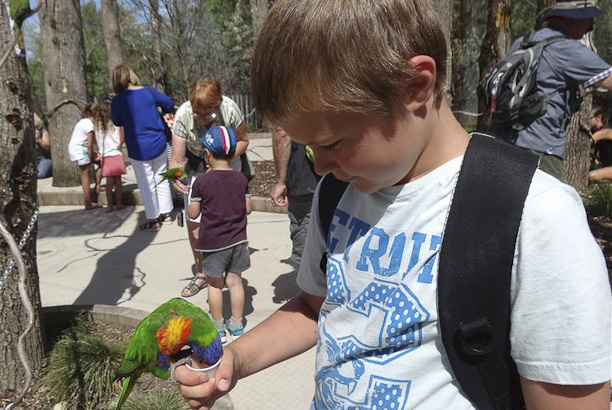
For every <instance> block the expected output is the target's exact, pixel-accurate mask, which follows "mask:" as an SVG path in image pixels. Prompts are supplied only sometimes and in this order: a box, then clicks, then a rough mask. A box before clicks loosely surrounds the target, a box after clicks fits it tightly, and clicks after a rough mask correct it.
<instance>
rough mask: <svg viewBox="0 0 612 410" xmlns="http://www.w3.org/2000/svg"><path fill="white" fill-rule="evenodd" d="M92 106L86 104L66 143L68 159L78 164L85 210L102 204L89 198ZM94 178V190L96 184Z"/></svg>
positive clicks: (92, 142) (91, 159)
mask: <svg viewBox="0 0 612 410" xmlns="http://www.w3.org/2000/svg"><path fill="white" fill-rule="evenodd" d="M93 108H94V107H93V106H92V105H90V104H87V105H86V106H85V108H84V109H83V112H82V113H81V117H82V118H81V119H80V120H79V122H77V123H76V125H75V126H74V129H73V130H72V135H71V136H70V142H69V143H68V156H69V158H70V161H72V162H74V163H75V164H77V165H78V167H79V170H80V173H81V187H82V188H83V199H84V201H85V210H90V209H97V208H101V207H102V206H101V205H99V204H98V203H97V202H94V201H93V200H92V198H91V177H90V166H91V164H92V163H93V161H94V151H93V148H94V144H95V142H94V138H95V137H94V124H93V121H92V116H93V113H92V111H93ZM98 184H99V183H98V179H97V178H96V191H97V186H98Z"/></svg>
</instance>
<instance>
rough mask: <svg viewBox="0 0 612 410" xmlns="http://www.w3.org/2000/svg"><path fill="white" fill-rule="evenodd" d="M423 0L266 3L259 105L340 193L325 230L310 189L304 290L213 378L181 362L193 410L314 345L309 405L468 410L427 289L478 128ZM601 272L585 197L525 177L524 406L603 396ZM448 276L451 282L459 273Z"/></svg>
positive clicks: (233, 349) (520, 241)
mask: <svg viewBox="0 0 612 410" xmlns="http://www.w3.org/2000/svg"><path fill="white" fill-rule="evenodd" d="M432 3H433V2H430V1H423V0H384V1H367V2H364V1H362V0H309V1H295V0H277V1H275V2H274V6H273V7H272V8H271V9H270V12H269V14H268V17H267V18H266V22H265V23H264V25H263V27H262V29H261V31H260V33H259V36H258V41H257V45H256V48H255V51H254V55H253V62H252V69H251V81H252V87H251V90H252V92H253V97H254V107H255V108H256V110H257V113H258V114H259V115H261V117H262V118H264V119H265V120H266V121H268V122H269V123H271V124H274V125H277V126H279V127H281V128H283V129H284V130H285V131H286V132H287V134H288V135H290V136H291V138H292V139H293V140H294V141H297V142H299V143H301V144H305V145H308V146H310V147H311V148H312V149H313V151H314V160H315V169H316V171H317V173H318V174H320V175H323V174H327V173H333V175H334V176H335V177H336V178H337V179H340V180H343V181H346V182H349V186H348V188H347V189H346V191H345V192H344V194H343V196H342V198H341V199H340V201H339V202H338V205H337V208H336V210H335V213H334V215H333V219H332V221H331V225H330V227H329V230H328V231H326V230H325V228H324V227H323V225H322V223H321V219H320V216H321V215H320V213H319V208H318V202H319V196H318V195H319V189H320V187H321V186H319V188H318V190H317V192H316V193H315V196H314V200H313V206H312V213H311V218H310V226H309V230H308V237H307V239H306V245H305V247H304V254H303V257H302V261H301V263H300V267H299V270H298V276H297V284H298V286H299V287H300V289H301V292H300V293H299V295H297V296H296V297H294V298H293V299H292V300H290V301H289V302H287V303H286V304H285V305H284V306H282V307H281V308H279V309H278V310H277V311H276V312H274V313H273V314H272V315H271V316H270V317H269V318H267V319H266V320H265V321H263V322H262V323H260V324H258V325H257V326H255V327H253V329H250V330H249V332H248V333H246V334H245V336H244V337H242V338H240V339H238V340H237V341H235V342H233V343H232V344H231V345H229V346H227V347H225V348H224V349H223V360H222V362H221V364H220V366H219V367H218V368H217V372H216V374H215V377H214V378H210V379H209V378H208V377H207V376H206V375H205V374H204V373H201V372H194V371H191V370H189V369H188V368H187V367H186V366H181V367H179V368H177V371H176V380H177V381H178V382H179V383H180V391H181V393H182V394H183V396H184V397H185V399H186V400H187V401H188V402H189V404H190V406H191V407H192V408H193V409H198V408H209V407H210V406H212V404H213V403H214V401H215V400H216V399H218V398H219V397H221V396H222V395H223V394H226V393H227V392H228V391H230V390H231V389H232V388H233V387H234V386H235V384H236V382H237V381H238V380H239V379H241V378H244V377H248V376H249V375H251V374H253V373H256V372H258V371H261V370H263V369H266V368H268V367H270V366H272V365H274V364H276V363H279V362H281V361H283V360H286V359H289V358H291V357H293V356H296V355H298V354H300V353H302V352H305V351H306V350H308V349H310V348H311V347H313V346H315V345H316V346H317V349H316V370H315V386H316V389H315V392H314V397H313V401H312V404H311V407H310V408H311V410H338V409H394V410H439V409H452V410H456V409H461V410H475V409H476V406H475V405H474V404H472V402H471V401H470V399H469V398H468V396H467V394H466V392H465V391H464V390H463V389H462V387H461V385H460V384H459V383H458V381H457V379H456V375H455V373H454V372H453V369H452V368H451V366H450V365H449V356H448V354H447V351H446V350H445V345H444V344H443V340H442V336H443V335H442V334H441V319H442V318H441V317H440V314H441V313H440V310H439V308H440V306H439V305H438V302H439V300H438V298H437V294H438V275H439V273H440V271H439V255H440V249H441V246H447V244H444V245H442V241H441V239H442V238H443V236H444V232H445V224H446V220H447V219H446V218H447V215H448V211H449V207H450V204H451V201H452V198H453V193H454V190H455V186H456V183H457V180H458V176H459V171H460V169H461V165H462V163H463V161H464V160H466V161H467V160H470V161H476V162H477V161H479V160H480V159H479V158H478V157H476V158H474V157H471V156H464V154H465V152H466V149H467V147H468V144H469V143H470V140H471V138H473V137H471V135H470V134H468V133H467V132H466V131H465V130H464V129H463V127H462V126H461V124H459V123H458V122H457V120H456V119H455V117H454V115H453V112H452V110H451V108H450V105H449V104H448V101H447V100H446V99H445V96H444V85H445V78H444V77H445V72H446V70H445V65H446V63H447V51H446V50H447V43H446V40H445V36H444V30H443V27H442V25H441V23H440V21H439V19H438V17H437V16H436V13H435V11H434V10H433V8H432ZM570 3H572V4H574V3H576V4H577V3H578V2H570ZM581 4H582V3H581ZM576 7H578V6H576ZM580 7H582V6H580ZM493 143H495V142H493ZM496 144H501V142H498V143H496ZM522 154H524V155H527V154H525V153H522ZM484 163H485V161H482V164H484ZM471 165H472V166H474V167H476V166H479V165H481V163H478V162H477V163H475V164H471ZM481 169H483V171H482V172H486V169H485V168H482V167H481ZM510 177H512V175H509V178H510ZM504 194H505V192H502V193H500V195H504ZM466 223H467V224H470V221H466ZM206 234H207V235H208V236H211V232H206ZM482 240H483V241H487V240H489V238H482ZM450 246H452V244H451V245H450ZM474 253H479V249H475V250H474ZM324 254H325V255H326V256H327V265H326V266H327V270H326V271H323V270H322V269H321V259H322V258H321V256H322V255H324ZM606 273H607V271H606V264H605V260H604V258H603V255H602V253H601V249H600V248H599V246H598V245H597V242H596V241H595V239H594V238H593V236H592V234H591V232H590V230H589V226H588V224H587V219H586V216H585V211H584V206H583V204H582V201H581V199H580V196H579V195H578V194H577V193H576V191H574V190H573V189H572V188H571V187H569V186H567V185H564V184H562V183H561V182H559V181H558V180H557V179H555V178H552V177H551V176H549V175H547V174H545V173H544V172H542V171H541V170H537V171H536V172H535V174H534V176H533V179H532V181H531V185H530V188H529V194H528V196H527V199H526V201H525V202H524V208H523V213H522V220H521V223H520V229H519V233H518V238H517V240H516V248H515V254H514V264H513V269H512V274H511V286H510V289H509V293H510V295H509V296H510V300H511V306H509V308H510V325H511V326H510V331H509V333H510V335H509V339H510V340H509V342H510V344H511V352H510V354H511V356H512V360H513V362H514V364H515V365H516V367H517V370H518V373H519V375H520V383H521V387H522V393H523V394H522V396H523V397H524V399H525V403H526V408H527V409H530V410H535V409H556V410H558V409H604V408H608V407H609V399H610V396H609V394H610V392H609V388H610V383H609V380H610V369H611V367H612V362H611V360H610V359H611V351H610V347H611V344H610V334H611V333H610V309H611V308H612V304H611V297H610V296H611V295H610V294H611V292H610V284H609V283H608V277H607V274H606ZM448 274H456V275H457V276H459V278H457V280H459V279H460V277H461V275H462V267H461V266H457V270H456V272H448ZM464 297H465V298H467V297H469V295H465V294H462V295H461V294H460V295H458V298H459V299H463V298H464ZM468 331H469V330H468ZM457 340H458V339H457ZM499 360H503V357H499ZM475 377H479V376H475ZM496 387H498V386H496ZM500 390H501V389H500ZM497 397H499V396H497ZM287 407H291V406H287ZM293 407H295V406H293ZM495 407H498V408H502V407H501V406H497V403H496V406H495ZM491 408H493V407H491ZM503 408H509V407H503Z"/></svg>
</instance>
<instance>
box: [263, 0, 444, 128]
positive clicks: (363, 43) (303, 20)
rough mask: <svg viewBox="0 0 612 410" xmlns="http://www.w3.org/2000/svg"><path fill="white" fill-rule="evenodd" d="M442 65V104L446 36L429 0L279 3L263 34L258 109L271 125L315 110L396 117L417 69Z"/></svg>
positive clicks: (286, 0)
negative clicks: (420, 63)
mask: <svg viewBox="0 0 612 410" xmlns="http://www.w3.org/2000/svg"><path fill="white" fill-rule="evenodd" d="M417 55H427V56H430V57H432V58H433V59H434V60H435V62H436V65H437V78H436V85H435V101H436V106H437V107H439V104H440V102H441V100H442V97H443V93H444V83H445V76H446V68H445V67H446V56H447V50H446V38H445V36H444V32H443V30H442V26H441V23H440V21H439V19H438V17H437V16H436V14H435V12H434V11H433V10H432V8H431V5H430V1H428V0H308V1H304V0H302V1H295V0H278V1H276V2H275V4H274V6H273V7H272V9H271V10H270V13H269V15H268V18H267V19H266V22H265V24H264V26H263V28H262V30H261V33H260V34H259V38H258V41H257V45H256V48H255V53H254V57H253V65H252V68H251V81H252V90H253V97H254V103H255V104H254V105H255V108H256V109H257V111H258V113H259V114H260V115H261V116H262V117H263V118H265V119H266V120H267V121H269V122H271V123H278V122H279V121H282V120H286V119H292V118H295V116H296V115H298V114H303V113H307V112H313V111H335V112H353V113H379V114H382V115H385V116H392V114H393V111H394V108H395V107H396V105H397V104H399V103H400V102H401V99H402V97H404V98H405V97H410V95H411V89H412V88H413V85H414V83H415V80H416V74H417V71H416V70H415V69H414V68H413V67H411V66H410V65H409V63H408V61H409V60H410V59H411V58H413V57H415V56H417Z"/></svg>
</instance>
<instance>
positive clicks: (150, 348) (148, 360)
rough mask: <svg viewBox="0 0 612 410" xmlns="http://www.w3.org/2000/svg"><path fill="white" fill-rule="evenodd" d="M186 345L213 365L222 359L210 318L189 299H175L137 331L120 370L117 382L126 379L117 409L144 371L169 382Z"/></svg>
mask: <svg viewBox="0 0 612 410" xmlns="http://www.w3.org/2000/svg"><path fill="white" fill-rule="evenodd" d="M185 346H189V347H190V348H191V354H192V355H195V356H197V357H198V358H199V359H200V360H203V361H205V362H207V363H208V364H209V365H213V364H214V363H216V362H217V361H218V360H219V358H220V357H221V352H222V345H221V339H220V338H219V336H218V335H217V329H216V328H215V325H214V323H213V321H212V320H211V318H210V316H208V314H207V313H206V312H204V311H203V310H202V309H200V308H199V307H197V306H195V305H194V304H192V303H190V302H187V301H186V300H185V299H182V298H174V299H171V300H169V301H168V302H166V303H163V304H162V305H160V306H159V307H158V308H157V309H155V310H154V311H153V312H151V314H149V315H148V316H147V317H145V318H144V319H143V320H142V321H141V322H140V323H139V324H138V326H137V327H136V330H134V334H133V335H132V338H131V339H130V342H129V344H128V346H127V349H126V351H125V357H124V358H123V361H122V362H121V364H120V365H119V369H118V370H117V379H124V380H123V386H122V387H121V392H120V393H119V399H118V400H117V405H116V406H115V410H119V409H120V408H121V406H123V403H125V401H126V400H127V398H128V396H129V394H130V392H131V391H132V389H133V387H134V384H135V383H136V381H137V380H138V377H140V375H141V374H142V373H143V372H149V373H151V374H153V375H155V376H157V377H159V378H161V379H164V380H167V379H168V377H169V376H170V366H171V365H172V364H173V363H174V362H176V360H178V358H179V357H180V353H181V350H182V349H183V347H185Z"/></svg>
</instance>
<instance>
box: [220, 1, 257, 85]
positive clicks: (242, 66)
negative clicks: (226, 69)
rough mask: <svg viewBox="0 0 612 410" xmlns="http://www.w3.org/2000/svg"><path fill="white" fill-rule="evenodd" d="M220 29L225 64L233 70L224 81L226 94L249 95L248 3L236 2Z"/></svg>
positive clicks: (250, 40) (250, 41) (250, 30)
mask: <svg viewBox="0 0 612 410" xmlns="http://www.w3.org/2000/svg"><path fill="white" fill-rule="evenodd" d="M222 27H223V33H222V35H221V43H222V44H223V46H224V47H225V49H226V50H227V64H228V65H229V66H230V67H233V68H234V70H233V72H232V76H231V77H230V78H228V79H226V80H225V81H224V88H225V89H226V90H227V91H226V93H228V94H229V93H242V94H246V93H249V90H250V75H249V68H250V61H251V56H252V54H253V27H252V24H251V11H250V8H249V7H248V2H245V1H237V2H236V6H235V8H234V10H233V12H232V13H231V14H230V15H229V16H228V18H227V19H226V20H225V21H224V22H223V24H222Z"/></svg>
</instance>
